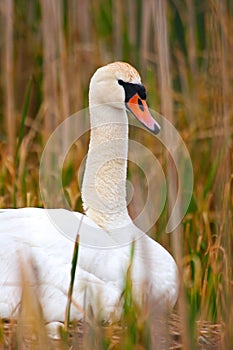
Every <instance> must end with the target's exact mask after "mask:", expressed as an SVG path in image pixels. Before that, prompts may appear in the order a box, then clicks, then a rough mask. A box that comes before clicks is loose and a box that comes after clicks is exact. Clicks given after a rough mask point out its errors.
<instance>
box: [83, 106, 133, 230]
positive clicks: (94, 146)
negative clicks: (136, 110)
mask: <svg viewBox="0 0 233 350" xmlns="http://www.w3.org/2000/svg"><path fill="white" fill-rule="evenodd" d="M90 119H91V134H90V144H89V150H88V154H87V160H86V168H85V173H84V178H83V185H82V200H83V207H84V210H85V212H86V214H87V215H88V216H89V217H90V218H91V219H92V220H93V221H95V222H96V223H97V224H98V225H99V226H101V227H103V228H104V229H106V230H111V228H112V229H113V228H116V227H121V226H125V225H126V224H128V223H129V222H131V219H130V217H129V215H128V211H127V204H126V176H127V155H128V119H127V114H126V111H125V110H123V109H117V108H113V107H111V106H108V105H101V106H97V107H93V108H90Z"/></svg>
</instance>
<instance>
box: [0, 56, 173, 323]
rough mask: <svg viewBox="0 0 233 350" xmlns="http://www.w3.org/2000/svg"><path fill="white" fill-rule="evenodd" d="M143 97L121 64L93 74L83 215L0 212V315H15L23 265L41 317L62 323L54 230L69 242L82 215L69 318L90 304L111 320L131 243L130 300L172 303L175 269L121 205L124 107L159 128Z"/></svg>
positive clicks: (62, 258)
mask: <svg viewBox="0 0 233 350" xmlns="http://www.w3.org/2000/svg"><path fill="white" fill-rule="evenodd" d="M145 98H146V93H145V89H144V87H143V85H142V84H141V79H140V76H139V74H138V72H137V71H136V70H135V69H134V68H133V67H131V66H130V65H129V64H127V63H122V62H117V63H112V64H109V65H107V66H104V67H102V68H99V69H98V70H97V71H96V73H95V74H94V75H93V77H92V79H91V83H90V91H89V106H90V118H91V139H90V145H89V151H88V156H87V161H86V168H85V174H84V179H83V187H82V199H83V205H84V209H85V212H86V215H84V216H83V215H82V214H80V213H72V212H69V211H67V210H62V209H51V210H48V211H47V210H45V209H39V208H22V209H2V210H0V317H15V316H17V312H18V306H19V303H20V296H21V277H20V276H21V274H20V264H21V265H22V261H24V262H25V261H26V262H27V261H28V262H29V263H30V266H31V267H32V269H33V271H34V274H32V279H31V280H30V283H31V286H32V287H33V286H34V287H35V289H36V292H37V294H38V297H39V300H40V302H41V305H42V308H43V314H44V318H45V319H46V320H47V321H49V322H51V321H63V320H64V314H65V307H66V302H67V291H68V286H69V281H70V269H71V260H72V252H73V244H74V243H73V241H72V240H71V239H69V238H67V237H66V236H65V235H62V234H61V230H63V231H64V232H66V233H68V234H69V236H72V237H75V235H76V233H77V230H78V227H79V223H80V220H82V218H83V222H82V223H81V225H80V236H81V242H82V241H83V242H84V243H83V244H81V245H80V249H79V257H78V268H77V272H76V278H75V283H74V291H73V300H74V303H75V305H74V306H73V307H72V310H71V319H81V318H83V311H82V310H83V309H86V310H87V309H88V307H89V305H91V306H92V309H93V312H94V315H95V316H96V317H100V318H101V319H103V320H111V317H112V312H113V311H114V310H115V309H116V305H119V300H120V297H121V294H122V290H123V288H124V283H125V276H126V271H127V268H128V266H129V261H130V254H131V246H132V241H133V240H135V251H134V256H133V265H132V283H133V293H134V296H135V298H136V299H137V300H138V301H139V302H142V299H143V297H145V295H144V294H147V297H148V298H149V299H150V300H151V301H152V302H153V304H155V305H163V306H167V305H170V306H173V305H174V304H175V302H176V299H177V293H178V277H177V267H176V264H175V262H174V260H173V258H172V256H171V255H170V254H169V253H168V252H167V251H166V250H165V249H164V248H163V247H162V246H161V245H159V244H158V243H157V242H155V241H154V240H152V239H151V238H149V237H148V236H147V235H145V234H143V233H142V232H141V231H140V230H139V229H138V228H137V227H136V226H135V225H134V224H133V222H132V220H131V218H130V217H129V215H128V211H127V206H126V171H127V149H128V119H127V113H126V109H128V110H130V111H131V112H132V113H133V114H134V115H135V116H136V118H138V119H139V121H141V123H143V124H144V125H145V126H146V127H147V128H148V129H150V130H152V131H153V132H155V133H156V132H158V131H159V126H158V125H157V123H156V121H155V120H154V119H153V118H152V117H151V115H150V113H149V110H148V107H147V105H146V102H145ZM112 101H113V102H112ZM95 105H98V106H97V107H96V108H94V106H95ZM109 157H110V158H109ZM51 218H52V220H51ZM54 222H55V223H56V225H55V224H54ZM85 242H88V243H91V244H92V247H91V246H90V244H89V246H88V245H86V244H85ZM101 245H102V246H103V247H102V248H101ZM104 246H105V247H104ZM29 276H30V274H29ZM29 278H30V277H29ZM142 291H143V292H142ZM77 305H79V306H80V307H79V308H77V307H76V306H77ZM119 312H120V311H119ZM118 316H119V315H118Z"/></svg>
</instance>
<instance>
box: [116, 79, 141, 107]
mask: <svg viewBox="0 0 233 350" xmlns="http://www.w3.org/2000/svg"><path fill="white" fill-rule="evenodd" d="M118 84H119V85H121V86H123V88H124V90H125V102H126V103H127V102H129V100H130V99H131V97H133V96H134V95H136V94H138V96H139V97H140V98H141V99H142V100H145V99H146V89H145V87H144V86H143V85H142V84H133V83H126V82H125V81H123V80H121V79H119V80H118Z"/></svg>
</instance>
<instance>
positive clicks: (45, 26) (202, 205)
mask: <svg viewBox="0 0 233 350" xmlns="http://www.w3.org/2000/svg"><path fill="white" fill-rule="evenodd" d="M0 30H1V36H0V59H1V61H0V62H1V71H0V207H22V206H43V203H42V201H41V198H40V192H39V183H38V170H39V164H40V156H41V154H42V151H43V147H44V145H45V143H46V140H47V139H48V137H49V135H50V134H51V133H52V131H53V130H54V129H55V127H56V126H57V125H58V124H59V123H60V122H61V121H63V120H64V119H65V118H67V117H68V116H69V115H71V114H73V113H74V112H76V111H78V110H80V109H82V108H84V107H86V106H87V104H88V99H87V93H88V85H89V79H90V77H91V75H92V74H93V73H94V71H95V70H96V68H97V67H99V66H101V65H104V64H106V63H108V62H112V61H116V60H123V61H127V62H129V63H131V64H132V65H133V66H135V67H136V68H137V69H138V70H139V72H140V73H141V76H142V79H143V82H144V84H145V85H146V88H147V91H148V103H149V106H150V107H151V108H153V109H155V110H156V111H158V112H160V113H161V114H163V115H164V116H165V117H166V118H168V119H169V120H170V121H171V122H172V123H173V124H174V126H175V127H176V128H177V130H178V131H179V133H180V134H181V135H182V137H183V140H184V141H185V143H186V145H187V147H188V150H189V152H190V155H191V158H192V163H193V168H194V180H195V184H194V192H193V197H192V201H191V204H190V207H189V209H188V212H187V215H186V216H185V218H184V220H183V223H182V225H181V226H180V227H179V228H178V229H177V232H175V233H174V236H173V238H171V241H170V237H168V236H167V235H161V233H163V231H164V228H165V226H166V218H167V215H168V214H167V211H168V212H169V209H166V210H165V211H164V213H163V215H162V216H161V218H160V219H159V221H158V223H157V224H156V226H155V227H154V228H153V229H152V231H153V232H152V234H153V235H154V237H156V239H158V240H159V241H160V242H162V244H164V245H165V246H166V247H167V248H168V249H169V250H170V251H172V253H173V255H174V256H175V257H176V260H177V262H178V265H179V268H180V273H181V292H180V299H179V303H178V305H177V308H176V313H177V315H178V317H179V319H180V322H181V327H180V331H179V334H180V339H181V340H180V342H181V343H182V344H183V345H182V346H184V348H185V347H186V348H189V349H191V348H196V347H195V346H196V345H195V344H197V343H198V341H199V342H200V341H203V342H204V343H205V341H206V342H207V345H206V346H208V344H210V345H209V349H214V348H215V347H214V346H217V347H216V349H218V348H219V349H220V348H221V349H230V348H232V347H233V331H232V327H231V324H232V321H233V294H232V262H233V261H232V238H233V225H232V207H233V194H232V174H233V169H232V168H233V166H232V160H233V159H232V158H233V157H232V135H233V129H232V127H233V123H232V121H233V108H232V80H233V65H232V54H233V3H232V2H231V1H230V0H229V1H227V0H144V1H142V0H124V1H123V0H115V1H112V0H85V1H83V0H69V1H68V0H66V1H65V0H63V1H62V0H50V1H47V0H34V1H29V0H0ZM135 137H138V138H139V140H140V142H142V143H143V144H145V145H146V146H147V147H149V148H150V149H151V150H152V151H153V152H154V153H155V154H156V155H157V156H158V157H159V159H160V160H161V162H162V164H163V166H164V169H165V171H166V174H167V179H168V183H169V184H170V185H169V186H170V187H169V195H170V197H171V198H172V197H173V194H174V193H173V192H174V187H175V186H174V171H173V169H172V165H169V159H168V158H167V157H166V156H165V155H164V154H163V152H164V151H161V150H160V148H159V146H158V145H157V144H154V139H152V138H151V137H150V135H148V133H145V134H144V133H142V135H141V136H140V135H139V136H137V135H136V136H135ZM87 145H88V135H84V137H83V138H82V139H81V140H78V141H77V143H76V144H75V145H74V146H73V153H74V154H75V157H72V156H71V157H70V159H67V162H66V164H65V166H64V169H63V183H64V188H65V191H66V194H67V198H68V199H69V202H70V204H71V207H72V209H74V210H79V211H81V210H82V207H81V200H80V190H79V187H78V183H77V176H76V173H77V170H78V168H79V166H80V163H81V161H82V159H83V158H84V156H85V154H86V152H87ZM161 152H162V153H161ZM71 153H72V152H71ZM129 176H131V177H132V178H133V177H134V167H133V165H130V170H129ZM135 178H136V180H134V181H135V183H134V186H135V188H136V191H135V192H137V191H138V193H139V194H140V196H141V194H142V192H143V186H144V183H143V179H141V178H140V176H137V173H136V170H135ZM132 181H133V180H132ZM155 181H156V180H155ZM144 187H145V186H144ZM170 201H171V202H172V199H170ZM168 202H169V198H168ZM135 203H137V201H136V200H134V207H135ZM168 204H169V203H168ZM168 207H169V205H168ZM131 210H132V212H133V211H134V210H135V209H133V208H132V209H131ZM136 211H137V208H136ZM174 237H175V238H174ZM177 237H178V238H179V239H178V240H177ZM177 242H178V244H177ZM213 325H215V326H216V327H219V328H218V329H220V331H219V334H218V336H217V335H216V334H217V331H216V328H211V327H212V326H213ZM207 338H208V340H205V339H207ZM203 339H204V340H203ZM211 341H213V343H211ZM208 342H210V343H208ZM127 344H128V343H127ZM213 344H214V345H213ZM199 346H200V344H199ZM205 348H207V347H205ZM106 349H107V347H106ZM122 349H123V347H122ZM125 349H126V348H125ZM127 349H131V347H128V348H127ZM132 349H133V347H132Z"/></svg>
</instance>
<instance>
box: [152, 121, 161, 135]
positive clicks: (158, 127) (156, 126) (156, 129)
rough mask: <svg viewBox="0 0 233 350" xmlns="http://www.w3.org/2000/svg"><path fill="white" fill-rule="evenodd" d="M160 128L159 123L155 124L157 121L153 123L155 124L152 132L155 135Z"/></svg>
mask: <svg viewBox="0 0 233 350" xmlns="http://www.w3.org/2000/svg"><path fill="white" fill-rule="evenodd" d="M160 129H161V127H160V125H159V124H157V123H155V124H154V130H153V133H154V134H155V135H157V134H158V133H159V132H160Z"/></svg>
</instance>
